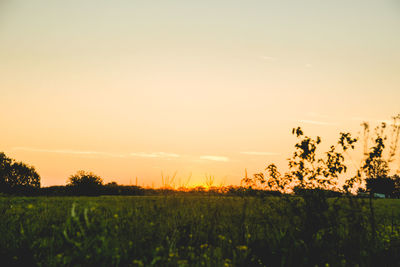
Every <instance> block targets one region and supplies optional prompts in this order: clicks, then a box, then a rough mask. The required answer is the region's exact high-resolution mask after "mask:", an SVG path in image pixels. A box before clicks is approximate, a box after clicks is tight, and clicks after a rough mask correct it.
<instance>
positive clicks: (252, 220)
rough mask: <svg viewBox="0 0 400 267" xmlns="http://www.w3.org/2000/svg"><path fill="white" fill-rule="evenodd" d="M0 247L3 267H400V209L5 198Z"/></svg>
mask: <svg viewBox="0 0 400 267" xmlns="http://www.w3.org/2000/svg"><path fill="white" fill-rule="evenodd" d="M371 214H373V215H374V217H372V216H371ZM0 237H1V238H0V258H1V263H2V266H12V265H19V266H20V265H21V264H23V265H30V266H32V265H38V266H153V265H154V266H356V265H359V266H396V265H397V266H399V264H400V200H374V202H373V213H371V208H370V206H369V200H368V199H352V198H338V199H333V198H331V199H325V198H320V197H315V196H314V197H305V198H300V197H266V198H252V197H245V198H241V197H211V196H210V197H207V196H205V197H196V196H185V197H181V196H159V197H126V196H125V197H121V196H120V197H109V196H108V197H0Z"/></svg>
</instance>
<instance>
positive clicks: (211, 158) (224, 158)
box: [200, 156, 229, 162]
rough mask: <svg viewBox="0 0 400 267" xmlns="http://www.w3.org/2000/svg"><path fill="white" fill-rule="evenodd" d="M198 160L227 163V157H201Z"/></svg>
mask: <svg viewBox="0 0 400 267" xmlns="http://www.w3.org/2000/svg"><path fill="white" fill-rule="evenodd" d="M200 159H205V160H213V161H223V162H228V161H229V158H228V157H223V156H201V157H200Z"/></svg>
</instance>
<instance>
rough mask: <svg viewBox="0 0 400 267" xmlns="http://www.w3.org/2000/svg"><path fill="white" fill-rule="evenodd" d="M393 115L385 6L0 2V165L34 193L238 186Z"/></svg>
mask: <svg viewBox="0 0 400 267" xmlns="http://www.w3.org/2000/svg"><path fill="white" fill-rule="evenodd" d="M399 112H400V2H399V1H395V0H387V1H385V0H383V1H376V0H374V1H372V0H353V1H349V0H336V1H320V0H314V1H311V0H308V1H307V0H305V1H282V0H280V1H266V0H262V1H261V0H260V1H256V0H254V1H252V0H251V1H234V0H229V1H228V0H218V1H215V0H213V1H211V0H203V1H194V0H190V1H189V0H180V1H177V0H169V1H135V0H132V1H128V0H125V1H122V0H116V1H103V0H87V1H81V0H79V1H78V0H68V1H65V0H64V1H58V0H57V1H56V0H46V1H44V0H35V1H29V0H25V1H19V0H13V1H12V0H1V1H0V125H1V131H0V140H1V141H0V151H4V152H5V153H6V154H7V155H8V156H10V157H12V158H15V159H17V160H21V161H24V162H26V163H28V164H31V165H33V166H35V167H36V169H37V171H38V172H39V174H40V175H41V182H42V185H44V186H48V185H56V184H60V185H61V184H65V183H66V180H67V178H68V176H69V175H71V174H73V173H75V172H76V171H77V170H81V169H83V170H87V171H92V172H94V173H96V174H98V175H100V176H101V177H103V179H104V181H105V182H110V181H116V182H118V183H121V184H135V183H136V177H137V179H138V184H139V185H144V186H160V185H161V173H163V175H164V176H171V175H172V174H173V173H174V172H175V171H176V172H177V178H176V179H175V185H186V184H187V185H191V186H193V185H200V184H204V181H205V178H204V177H205V175H212V176H214V177H215V184H216V185H219V184H222V183H223V184H225V185H227V184H239V183H240V180H241V178H242V177H243V175H244V170H245V168H247V170H248V172H249V174H252V173H255V172H259V171H262V170H263V169H264V168H265V166H266V165H267V164H269V163H271V162H276V163H277V164H278V165H279V166H280V167H281V168H282V170H285V168H286V163H285V160H286V159H287V158H288V157H289V156H290V154H291V153H292V151H293V149H292V147H293V144H294V143H295V141H296V140H295V138H294V137H293V136H292V135H291V129H292V128H293V127H296V126H302V127H303V128H304V129H305V131H306V133H307V134H309V135H312V136H315V135H320V136H321V137H322V139H323V141H326V142H324V144H325V145H326V146H327V145H329V144H331V143H333V142H334V140H335V139H336V138H337V136H338V133H339V132H340V131H352V132H353V133H354V134H356V133H357V131H359V130H360V129H361V128H360V123H361V122H362V121H369V122H371V123H377V122H379V121H380V120H387V119H390V118H391V116H393V115H396V114H398V113H399ZM190 174H192V177H191V179H190V181H188V177H189V176H190Z"/></svg>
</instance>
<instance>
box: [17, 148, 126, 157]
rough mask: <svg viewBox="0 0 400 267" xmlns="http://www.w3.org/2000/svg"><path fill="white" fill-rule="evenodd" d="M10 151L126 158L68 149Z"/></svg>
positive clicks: (117, 155) (119, 155)
mask: <svg viewBox="0 0 400 267" xmlns="http://www.w3.org/2000/svg"><path fill="white" fill-rule="evenodd" d="M12 149H13V150H22V151H29V152H42V153H56V154H71V155H97V156H108V157H117V158H123V157H126V155H122V154H113V153H107V152H99V151H79V150H69V149H42V148H32V147H13V148H12Z"/></svg>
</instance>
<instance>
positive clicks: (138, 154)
mask: <svg viewBox="0 0 400 267" xmlns="http://www.w3.org/2000/svg"><path fill="white" fill-rule="evenodd" d="M130 155H131V156H134V157H142V158H179V157H180V155H178V154H174V153H165V152H152V153H146V152H134V153H131V154H130Z"/></svg>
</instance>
